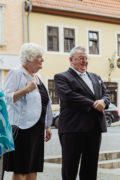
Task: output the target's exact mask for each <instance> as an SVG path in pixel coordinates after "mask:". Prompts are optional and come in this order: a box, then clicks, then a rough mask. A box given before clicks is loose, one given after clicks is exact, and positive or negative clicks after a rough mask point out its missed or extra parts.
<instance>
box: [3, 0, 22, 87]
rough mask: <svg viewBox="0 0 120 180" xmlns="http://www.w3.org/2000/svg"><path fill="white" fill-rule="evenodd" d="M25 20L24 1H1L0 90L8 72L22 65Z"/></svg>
mask: <svg viewBox="0 0 120 180" xmlns="http://www.w3.org/2000/svg"><path fill="white" fill-rule="evenodd" d="M23 19H24V18H23V1H22V0H0V88H1V87H3V83H4V80H5V77H6V74H7V73H8V71H9V70H10V69H12V68H16V67H18V66H19V64H20V62H19V58H18V53H19V50H20V47H21V44H22V43H23Z"/></svg>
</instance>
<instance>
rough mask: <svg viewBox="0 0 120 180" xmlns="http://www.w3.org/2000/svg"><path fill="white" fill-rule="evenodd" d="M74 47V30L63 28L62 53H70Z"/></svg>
mask: <svg viewBox="0 0 120 180" xmlns="http://www.w3.org/2000/svg"><path fill="white" fill-rule="evenodd" d="M74 46H75V31H74V29H69V28H64V52H70V50H71V49H72V48H73V47H74Z"/></svg>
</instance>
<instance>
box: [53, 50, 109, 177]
mask: <svg viewBox="0 0 120 180" xmlns="http://www.w3.org/2000/svg"><path fill="white" fill-rule="evenodd" d="M70 65H71V67H70V68H69V69H68V71H66V72H63V73H59V74H56V75H55V77H54V80H55V89H56V93H57V94H58V96H59V98H60V117H59V138H60V143H61V146H62V179H63V180H75V179H76V176H77V171H78V167H79V163H80V172H79V176H80V180H96V176H97V164H98V156H99V149H100V143H101V132H106V122H105V116H104V109H105V108H107V107H108V106H109V103H110V94H109V92H108V90H107V89H106V87H105V85H104V83H103V81H102V80H101V78H100V77H99V76H98V75H96V74H93V73H88V72H87V66H88V60H87V56H86V53H85V48H83V47H75V48H73V49H72V50H71V52H70Z"/></svg>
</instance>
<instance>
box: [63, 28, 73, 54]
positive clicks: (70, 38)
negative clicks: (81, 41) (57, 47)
mask: <svg viewBox="0 0 120 180" xmlns="http://www.w3.org/2000/svg"><path fill="white" fill-rule="evenodd" d="M65 30H72V31H73V34H74V35H73V38H72V37H70V36H69V37H65ZM63 31H64V37H63V38H64V52H65V53H66V52H68V53H69V52H70V50H68V51H67V50H65V39H69V40H72V39H73V41H74V46H73V47H75V29H73V28H64V29H63ZM73 47H72V48H73Z"/></svg>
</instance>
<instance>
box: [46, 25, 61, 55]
mask: <svg viewBox="0 0 120 180" xmlns="http://www.w3.org/2000/svg"><path fill="white" fill-rule="evenodd" d="M48 28H54V29H57V36H55V35H53V36H52V35H49V34H48ZM49 37H52V43H53V38H54V37H56V39H57V50H55V49H52V50H51V49H50V50H49V45H48V44H49V42H48V38H49ZM53 48H54V46H53ZM47 51H53V52H59V28H58V27H54V26H47Z"/></svg>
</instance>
